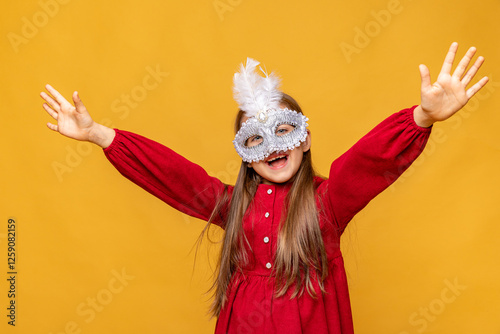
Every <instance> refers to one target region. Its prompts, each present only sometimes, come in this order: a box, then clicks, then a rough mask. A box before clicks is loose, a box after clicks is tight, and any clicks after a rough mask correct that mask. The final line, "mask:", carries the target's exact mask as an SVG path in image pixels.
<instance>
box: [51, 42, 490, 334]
mask: <svg viewBox="0 0 500 334" xmlns="http://www.w3.org/2000/svg"><path fill="white" fill-rule="evenodd" d="M457 48H458V44H457V43H453V44H452V45H451V47H450V49H449V52H448V54H447V56H446V58H445V60H444V64H443V67H442V69H441V72H440V74H439V77H438V79H437V81H436V82H435V83H434V84H432V85H431V81H430V75H429V70H428V69H427V67H426V66H425V65H420V75H421V79H422V86H421V103H420V105H418V106H413V107H411V108H408V109H404V110H401V111H399V112H397V113H395V114H393V115H392V116H390V117H389V118H387V119H386V120H384V121H383V122H382V123H380V124H379V125H378V126H376V127H375V128H374V129H373V130H372V131H370V132H369V133H368V134H367V135H365V136H364V137H363V138H362V139H361V140H359V141H358V142H357V143H356V144H355V145H354V146H353V147H352V148H351V149H350V150H348V151H347V152H346V153H344V154H343V155H342V156H341V157H339V158H338V159H336V160H335V161H334V162H333V163H332V165H331V168H330V174H329V178H328V179H323V178H320V177H318V176H316V174H315V172H314V170H313V168H312V163H311V150H310V148H311V137H310V132H309V130H307V123H306V121H307V118H306V117H305V116H304V115H303V114H302V110H301V108H300V107H299V105H298V104H297V102H296V101H295V100H294V99H293V98H291V97H290V96H288V95H286V94H284V93H282V92H280V91H279V90H278V85H279V79H278V78H277V77H276V76H274V75H273V74H271V75H267V74H266V73H265V72H264V71H262V72H264V74H265V77H262V76H261V75H259V74H257V73H255V71H254V70H255V69H256V66H257V65H258V64H259V63H258V62H256V61H254V60H252V59H248V60H247V64H246V66H243V65H241V69H240V72H239V73H236V74H235V76H234V93H235V98H236V100H237V102H238V104H239V107H240V110H239V112H238V115H237V118H236V123H235V130H236V136H235V139H234V141H233V143H234V146H235V148H236V151H237V152H238V154H239V155H240V156H241V158H242V164H241V168H240V172H239V175H238V179H237V181H236V184H235V185H234V186H231V185H226V184H223V183H222V182H221V181H219V180H218V179H216V178H214V177H211V176H209V175H208V174H207V173H206V172H205V171H204V170H203V169H202V168H201V167H200V166H198V165H196V164H194V163H192V162H190V161H188V160H186V159H185V158H183V157H182V156H180V155H179V154H177V153H175V152H173V151H172V150H171V149H169V148H167V147H165V146H163V145H161V144H158V143H156V142H154V141H152V140H149V139H147V138H145V137H142V136H139V135H137V134H134V133H130V132H127V131H123V130H118V129H110V128H107V127H105V126H103V125H101V124H97V123H95V122H94V121H93V120H92V118H91V117H90V115H89V113H88V112H87V110H86V108H85V106H84V105H83V103H82V101H81V100H80V97H79V95H78V93H77V92H74V93H73V101H74V107H73V106H72V105H71V104H70V103H69V102H68V101H67V100H66V99H65V98H64V97H63V96H61V94H59V92H58V91H56V90H55V89H54V88H52V87H51V86H49V85H47V86H46V88H47V90H48V92H49V93H50V94H51V95H52V96H51V95H48V94H47V93H44V92H42V93H41V97H42V98H43V99H44V100H45V101H46V102H47V103H44V104H43V107H44V109H45V110H46V111H47V112H48V113H49V115H51V116H52V117H53V118H54V119H56V120H57V125H54V124H51V123H47V126H48V127H49V129H51V130H54V131H57V132H59V133H61V134H62V135H65V136H67V137H70V138H73V139H77V140H86V141H90V142H93V143H95V144H97V145H99V146H101V147H102V148H103V150H104V154H105V155H106V157H107V158H108V159H109V161H110V162H111V163H112V164H113V165H114V166H115V167H116V168H117V169H118V171H120V173H122V174H123V175H124V176H125V177H127V178H128V179H130V180H131V181H133V182H135V183H136V184H138V185H139V186H141V187H142V188H144V189H145V190H147V191H149V192H150V193H151V194H153V195H155V196H157V197H159V198H160V199H162V200H163V201H165V202H166V203H167V204H169V205H171V206H172V207H174V208H176V209H178V210H180V211H182V212H184V213H186V214H188V215H191V216H193V217H197V218H200V219H204V220H206V221H207V222H208V223H207V226H206V227H205V229H204V230H203V232H202V235H203V233H204V232H205V231H206V230H207V228H208V227H209V226H211V224H216V225H218V226H220V227H221V228H223V229H224V240H223V245H222V248H221V253H220V257H219V261H218V266H217V272H216V280H215V281H214V284H213V286H212V289H213V290H214V301H213V304H212V308H211V313H212V315H214V316H217V317H218V320H217V325H216V328H215V333H220V334H222V333H286V334H295V333H315V334H318V333H343V334H348V333H353V323H352V317H351V309H350V302H349V293H348V285H347V280H346V274H345V269H344V263H343V259H342V255H341V252H340V248H339V245H340V236H341V235H342V232H343V231H344V229H345V228H346V225H347V224H348V223H349V221H350V220H351V219H352V218H353V216H354V215H355V214H356V213H357V212H359V211H360V210H361V209H362V208H363V207H365V206H366V205H367V204H368V202H369V201H370V200H371V199H373V198H374V197H375V196H376V195H377V194H379V193H380V192H381V191H383V190H384V189H385V188H387V187H388V186H389V185H390V184H391V183H392V182H394V181H395V180H396V179H397V178H398V176H399V175H401V174H402V173H403V172H404V171H405V170H406V169H407V168H408V167H409V166H410V164H411V163H412V162H413V161H414V160H415V159H416V158H417V157H418V156H419V154H420V153H421V152H422V150H423V149H424V147H425V144H426V142H427V139H428V137H429V135H430V132H431V126H432V124H433V123H434V122H437V121H443V120H446V119H448V118H449V117H451V116H452V115H453V114H455V113H456V112H457V111H458V110H460V109H461V108H462V107H463V106H464V105H465V104H466V103H467V102H468V100H469V99H470V98H471V97H472V96H474V94H475V93H477V92H478V91H479V90H480V89H481V88H482V87H483V86H484V85H485V84H486V83H487V81H488V78H487V77H484V78H482V79H481V80H479V81H478V82H477V83H476V84H474V85H473V86H472V87H471V88H469V89H468V90H466V87H467V86H468V84H469V83H470V82H471V80H472V79H473V78H474V76H475V74H476V72H477V71H478V69H479V68H480V67H481V65H482V63H483V61H484V58H483V57H479V58H478V59H477V60H476V61H475V63H474V64H473V65H472V67H471V68H470V69H469V70H467V68H468V66H469V63H470V61H471V59H472V58H473V56H474V54H475V48H470V49H469V50H468V51H467V53H466V55H465V56H464V57H463V59H462V60H461V61H460V63H459V64H458V66H457V68H456V69H455V71H454V72H453V74H452V75H451V74H450V73H451V68H452V66H453V62H454V59H455V54H456V51H457ZM466 70H467V71H466Z"/></svg>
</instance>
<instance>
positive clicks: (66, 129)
mask: <svg viewBox="0 0 500 334" xmlns="http://www.w3.org/2000/svg"><path fill="white" fill-rule="evenodd" d="M45 88H46V89H47V91H48V92H49V93H50V94H51V95H52V96H51V95H49V94H47V93H45V92H42V93H40V96H41V97H42V98H43V99H44V100H45V101H46V102H47V103H44V104H43V108H44V109H45V110H46V111H47V113H48V114H49V115H50V116H52V117H53V118H54V119H55V120H56V121H57V125H55V124H52V123H47V127H48V128H49V129H51V130H54V131H57V132H59V133H60V134H62V135H64V136H66V137H69V138H73V139H77V140H89V133H90V130H91V129H92V127H93V126H94V124H95V122H94V121H93V120H92V117H90V114H89V113H88V111H87V108H85V106H84V105H83V102H82V100H81V99H80V97H79V96H78V93H77V92H74V93H73V96H72V97H73V102H74V104H75V105H74V106H73V105H72V104H71V103H69V102H68V100H66V99H65V98H64V97H63V96H62V95H61V94H60V93H59V92H58V91H57V90H55V89H54V88H53V87H52V86H50V85H46V86H45Z"/></svg>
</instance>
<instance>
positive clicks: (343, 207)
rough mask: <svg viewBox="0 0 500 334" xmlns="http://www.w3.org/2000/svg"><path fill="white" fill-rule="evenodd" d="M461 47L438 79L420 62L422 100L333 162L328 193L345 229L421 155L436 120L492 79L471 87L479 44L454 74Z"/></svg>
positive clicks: (339, 224)
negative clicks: (432, 77) (431, 77)
mask: <svg viewBox="0 0 500 334" xmlns="http://www.w3.org/2000/svg"><path fill="white" fill-rule="evenodd" d="M457 49H458V44H457V43H452V45H451V46H450V49H449V51H448V53H447V55H446V58H445V60H444V63H443V66H442V68H441V72H440V74H439V76H438V78H437V81H436V82H435V83H434V84H432V85H431V79H430V75H429V70H428V69H427V67H426V66H425V65H420V67H419V69H420V75H421V79H422V85H421V104H420V105H418V106H414V107H412V108H409V109H405V110H402V111H400V112H398V113H396V114H394V115H392V116H390V117H389V118H387V119H386V120H384V121H383V122H382V123H381V124H379V125H378V126H376V127H375V128H374V129H373V130H372V131H370V132H369V133H368V134H367V135H366V136H364V137H363V138H361V140H359V141H358V142H357V143H356V144H355V145H354V146H353V147H352V148H351V149H350V150H348V151H347V152H346V153H344V154H343V155H342V156H341V157H340V158H338V159H337V160H335V161H334V162H333V163H332V165H331V168H330V178H329V180H328V182H327V183H326V185H327V187H328V189H327V190H328V191H327V196H326V197H327V201H328V202H329V204H330V208H331V210H332V213H333V216H334V220H335V223H336V225H337V228H338V229H339V230H340V231H343V230H344V229H345V227H346V225H347V223H348V222H349V221H350V220H351V219H352V217H353V216H354V215H355V214H356V213H357V212H359V211H360V210H361V209H362V208H363V207H365V206H366V205H367V204H368V202H370V201H371V200H372V199H373V198H374V197H375V196H377V194H379V193H380V192H382V191H383V190H384V189H386V188H387V187H388V186H389V185H391V184H392V183H393V182H394V181H395V180H396V179H397V178H398V177H399V176H400V175H401V174H402V173H403V172H404V171H405V170H406V169H407V168H408V167H409V166H410V164H411V163H412V162H413V161H414V160H415V159H416V158H417V157H418V156H419V155H420V153H421V152H422V150H423V149H424V147H425V144H426V142H427V140H428V137H429V135H430V132H431V128H430V127H431V126H432V124H434V123H435V122H438V121H444V120H446V119H448V118H449V117H451V116H452V115H454V114H455V113H456V112H457V111H459V110H460V109H461V108H463V107H464V106H465V105H466V103H467V102H468V101H469V99H470V98H471V97H472V96H474V94H476V93H477V92H478V91H479V90H480V89H481V88H482V87H483V86H484V85H485V84H486V83H487V82H488V78H487V77H483V78H482V79H480V80H479V81H478V82H477V83H475V84H474V85H472V86H471V87H470V88H469V89H467V85H469V83H470V82H471V81H472V79H473V78H474V76H475V75H476V73H477V71H478V70H479V68H480V67H481V65H482V64H483V62H484V58H483V57H478V59H477V60H476V61H475V62H474V64H473V65H472V66H471V67H470V69H469V70H468V71H466V70H467V68H468V66H469V64H470V62H471V60H472V58H473V56H474V54H475V52H476V49H475V48H474V47H471V48H470V49H469V50H468V51H467V53H466V54H465V56H464V57H463V58H462V60H461V61H460V62H459V64H458V66H457V68H456V69H455V71H454V73H453V74H451V69H452V67H453V62H454V60H455V55H456V52H457Z"/></svg>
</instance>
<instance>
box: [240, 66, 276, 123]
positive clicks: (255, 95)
mask: <svg viewBox="0 0 500 334" xmlns="http://www.w3.org/2000/svg"><path fill="white" fill-rule="evenodd" d="M257 65H259V62H258V61H256V60H254V59H252V58H247V63H246V66H244V65H243V64H241V66H240V72H239V73H238V72H237V73H235V74H234V78H233V83H234V86H233V94H234V99H235V100H236V102H237V103H238V106H239V108H240V109H241V110H244V111H245V113H246V115H247V116H248V117H252V116H256V115H257V113H258V112H259V111H260V110H263V111H266V110H268V109H277V108H279V103H280V100H281V97H282V95H283V93H282V92H281V91H279V89H278V88H279V84H280V79H279V78H278V77H277V76H276V75H275V74H274V73H271V74H270V75H268V74H267V73H266V72H265V71H264V70H263V69H262V68H261V67H259V68H260V70H261V71H262V72H263V73H264V75H265V77H262V76H261V75H259V74H258V73H257V72H256V71H255V68H256V67H257Z"/></svg>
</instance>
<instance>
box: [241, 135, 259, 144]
mask: <svg viewBox="0 0 500 334" xmlns="http://www.w3.org/2000/svg"><path fill="white" fill-rule="evenodd" d="M262 140H263V138H262V136H261V135H254V136H252V137H250V138H248V139H247V141H246V142H245V146H248V147H252V146H257V145H259V144H260V143H262Z"/></svg>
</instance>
